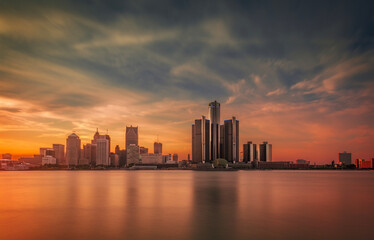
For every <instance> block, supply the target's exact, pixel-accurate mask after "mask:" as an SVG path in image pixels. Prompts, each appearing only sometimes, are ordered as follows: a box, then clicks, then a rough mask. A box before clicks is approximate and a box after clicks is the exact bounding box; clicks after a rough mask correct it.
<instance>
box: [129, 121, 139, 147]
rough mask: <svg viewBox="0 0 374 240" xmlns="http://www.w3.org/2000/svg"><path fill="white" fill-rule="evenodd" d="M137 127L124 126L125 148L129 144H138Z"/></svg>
mask: <svg viewBox="0 0 374 240" xmlns="http://www.w3.org/2000/svg"><path fill="white" fill-rule="evenodd" d="M138 136H139V135H138V127H133V126H132V125H131V126H130V127H126V149H127V147H128V146H129V145H130V144H134V145H136V146H138Z"/></svg>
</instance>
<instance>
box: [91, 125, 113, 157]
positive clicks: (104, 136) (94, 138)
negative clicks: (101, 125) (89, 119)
mask: <svg viewBox="0 0 374 240" xmlns="http://www.w3.org/2000/svg"><path fill="white" fill-rule="evenodd" d="M102 138H105V139H107V140H108V141H109V152H110V144H111V141H110V136H109V135H108V134H105V135H101V134H100V133H99V129H98V128H96V132H95V134H94V136H93V139H92V140H91V144H96V142H97V140H98V139H102Z"/></svg>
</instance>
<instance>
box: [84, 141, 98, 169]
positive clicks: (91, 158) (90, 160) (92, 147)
mask: <svg viewBox="0 0 374 240" xmlns="http://www.w3.org/2000/svg"><path fill="white" fill-rule="evenodd" d="M96 140H97V139H96ZM95 142H96V141H95ZM96 146H97V144H92V143H87V144H86V145H83V159H84V160H83V162H82V161H81V162H82V163H85V164H89V165H92V166H95V165H96V151H97V149H96Z"/></svg>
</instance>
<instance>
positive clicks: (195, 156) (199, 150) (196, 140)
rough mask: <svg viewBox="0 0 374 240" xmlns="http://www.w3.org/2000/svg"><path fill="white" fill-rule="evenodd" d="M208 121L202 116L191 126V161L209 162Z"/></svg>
mask: <svg viewBox="0 0 374 240" xmlns="http://www.w3.org/2000/svg"><path fill="white" fill-rule="evenodd" d="M209 129H210V121H209V120H208V119H206V118H205V116H202V118H201V119H196V120H195V124H193V125H192V161H194V162H203V163H204V162H206V161H209V152H210V147H209V146H210V144H209V143H210V141H209Z"/></svg>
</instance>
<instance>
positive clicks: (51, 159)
mask: <svg viewBox="0 0 374 240" xmlns="http://www.w3.org/2000/svg"><path fill="white" fill-rule="evenodd" d="M46 164H57V161H56V158H55V157H53V156H50V155H46V156H44V157H42V165H43V166H44V165H46Z"/></svg>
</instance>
